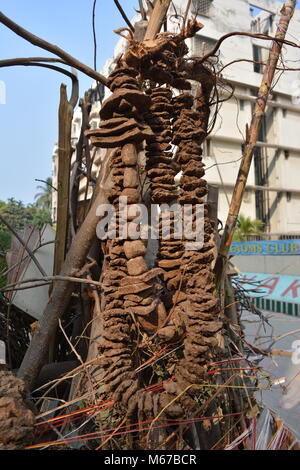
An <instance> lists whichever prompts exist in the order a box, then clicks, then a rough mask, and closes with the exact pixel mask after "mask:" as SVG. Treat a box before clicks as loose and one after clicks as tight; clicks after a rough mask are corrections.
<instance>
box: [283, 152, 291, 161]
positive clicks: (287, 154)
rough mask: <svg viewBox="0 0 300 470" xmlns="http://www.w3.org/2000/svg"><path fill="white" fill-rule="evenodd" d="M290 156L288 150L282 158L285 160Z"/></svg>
mask: <svg viewBox="0 0 300 470" xmlns="http://www.w3.org/2000/svg"><path fill="white" fill-rule="evenodd" d="M289 156H290V152H289V151H288V150H285V151H284V158H285V159H286V160H287V159H288V158H289Z"/></svg>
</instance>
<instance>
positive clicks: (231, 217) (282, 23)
mask: <svg viewBox="0 0 300 470" xmlns="http://www.w3.org/2000/svg"><path fill="white" fill-rule="evenodd" d="M295 6H296V0H287V1H286V2H285V3H284V5H283V7H282V9H281V11H280V13H281V17H280V20H279V23H278V26H277V31H276V35H275V39H274V40H273V43H272V47H271V49H270V53H269V58H268V61H267V64H266V67H265V70H264V74H263V77H262V81H261V85H260V88H259V91H258V97H257V99H256V102H255V108H254V112H253V115H252V120H251V124H250V127H249V130H248V132H247V140H246V148H245V152H244V155H243V159H242V161H241V165H240V169H239V173H238V176H237V180H236V184H235V187H234V191H233V195H232V199H231V203H230V207H229V212H228V216H227V221H226V225H225V228H224V232H223V235H222V239H221V244H220V248H219V255H218V260H217V263H216V267H215V271H216V274H217V276H218V281H219V282H220V280H221V279H222V275H223V273H224V270H225V267H226V261H227V257H228V252H229V249H230V244H231V241H232V236H233V232H234V229H235V227H236V222H237V218H238V215H239V211H240V207H241V204H242V200H243V195H244V191H245V187H246V183H247V179H248V175H249V171H250V166H251V162H252V157H253V152H254V148H255V146H256V143H257V140H258V135H259V131H260V127H261V121H262V117H263V115H264V112H265V109H266V105H267V101H268V97H269V94H270V89H271V86H272V83H273V79H274V74H275V71H276V67H277V63H278V59H279V56H280V53H281V50H282V46H283V40H284V39H285V35H286V32H287V29H288V26H289V23H290V20H291V18H292V17H293V14H294V10H295ZM276 39H279V40H280V41H276Z"/></svg>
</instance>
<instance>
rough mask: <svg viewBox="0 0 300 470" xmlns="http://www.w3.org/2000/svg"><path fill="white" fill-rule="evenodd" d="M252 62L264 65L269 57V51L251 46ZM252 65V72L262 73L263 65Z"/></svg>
mask: <svg viewBox="0 0 300 470" xmlns="http://www.w3.org/2000/svg"><path fill="white" fill-rule="evenodd" d="M252 47H253V60H254V61H255V62H263V64H265V63H266V62H267V60H268V57H269V49H267V48H266V47H260V46H257V45H256V44H253V46H252ZM255 62H254V63H253V70H254V72H256V73H263V71H264V65H263V64H259V63H255Z"/></svg>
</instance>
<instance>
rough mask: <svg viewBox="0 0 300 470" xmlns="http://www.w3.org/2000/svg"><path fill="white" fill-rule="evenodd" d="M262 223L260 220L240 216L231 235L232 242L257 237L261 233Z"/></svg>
mask: <svg viewBox="0 0 300 470" xmlns="http://www.w3.org/2000/svg"><path fill="white" fill-rule="evenodd" d="M263 228H264V223H263V222H262V221H261V220H258V219H255V220H251V219H250V217H245V216H244V215H242V214H241V215H240V216H239V217H238V221H237V227H236V229H235V231H234V234H233V241H234V242H243V241H246V240H247V238H248V236H249V235H259V234H260V233H262V232H263Z"/></svg>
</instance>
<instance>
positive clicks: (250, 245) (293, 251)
mask: <svg viewBox="0 0 300 470" xmlns="http://www.w3.org/2000/svg"><path fill="white" fill-rule="evenodd" d="M229 254H230V255H243V256H245V255H246V256H248V255H300V239H294V240H274V241H257V242H232V243H231V246H230V251H229Z"/></svg>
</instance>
